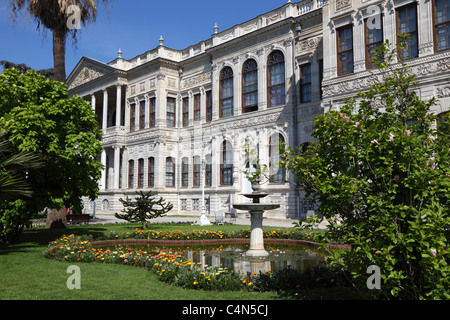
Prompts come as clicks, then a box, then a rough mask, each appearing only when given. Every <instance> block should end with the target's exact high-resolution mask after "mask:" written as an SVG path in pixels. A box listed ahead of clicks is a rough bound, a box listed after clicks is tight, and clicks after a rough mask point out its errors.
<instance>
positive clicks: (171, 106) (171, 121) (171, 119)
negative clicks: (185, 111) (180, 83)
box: [166, 98, 176, 128]
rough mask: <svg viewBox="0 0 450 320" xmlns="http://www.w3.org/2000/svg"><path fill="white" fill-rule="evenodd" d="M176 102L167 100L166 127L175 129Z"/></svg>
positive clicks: (170, 99) (173, 99)
mask: <svg viewBox="0 0 450 320" xmlns="http://www.w3.org/2000/svg"><path fill="white" fill-rule="evenodd" d="M175 107H176V102H175V98H167V119H166V121H167V126H168V127H171V128H175V115H176V109H175Z"/></svg>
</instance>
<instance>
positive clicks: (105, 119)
mask: <svg viewBox="0 0 450 320" xmlns="http://www.w3.org/2000/svg"><path fill="white" fill-rule="evenodd" d="M106 128H108V90H107V89H104V90H103V130H106Z"/></svg>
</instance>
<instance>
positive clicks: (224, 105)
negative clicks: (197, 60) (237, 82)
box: [219, 67, 234, 118]
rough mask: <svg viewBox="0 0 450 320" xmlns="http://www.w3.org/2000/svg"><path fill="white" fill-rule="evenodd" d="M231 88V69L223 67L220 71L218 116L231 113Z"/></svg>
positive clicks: (221, 116)
mask: <svg viewBox="0 0 450 320" xmlns="http://www.w3.org/2000/svg"><path fill="white" fill-rule="evenodd" d="M233 90H234V88H233V70H232V69H231V68H230V67H225V68H223V70H222V72H221V73H220V108H219V116H220V118H224V117H229V116H232V115H233V107H234V103H233V99H234V97H233Z"/></svg>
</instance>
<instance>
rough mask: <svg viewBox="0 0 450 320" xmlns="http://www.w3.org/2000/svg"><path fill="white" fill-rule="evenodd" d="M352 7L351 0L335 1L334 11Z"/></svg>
mask: <svg viewBox="0 0 450 320" xmlns="http://www.w3.org/2000/svg"><path fill="white" fill-rule="evenodd" d="M351 5H352V1H351V0H336V11H340V10H342V9H345V8H348V7H350V6H351Z"/></svg>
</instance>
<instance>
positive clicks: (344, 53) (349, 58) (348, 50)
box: [336, 25, 353, 75]
mask: <svg viewBox="0 0 450 320" xmlns="http://www.w3.org/2000/svg"><path fill="white" fill-rule="evenodd" d="M336 33H337V56H338V61H337V62H338V64H337V65H338V75H344V74H348V73H353V26H352V25H349V26H345V27H342V28H339V29H337V32H336Z"/></svg>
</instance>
